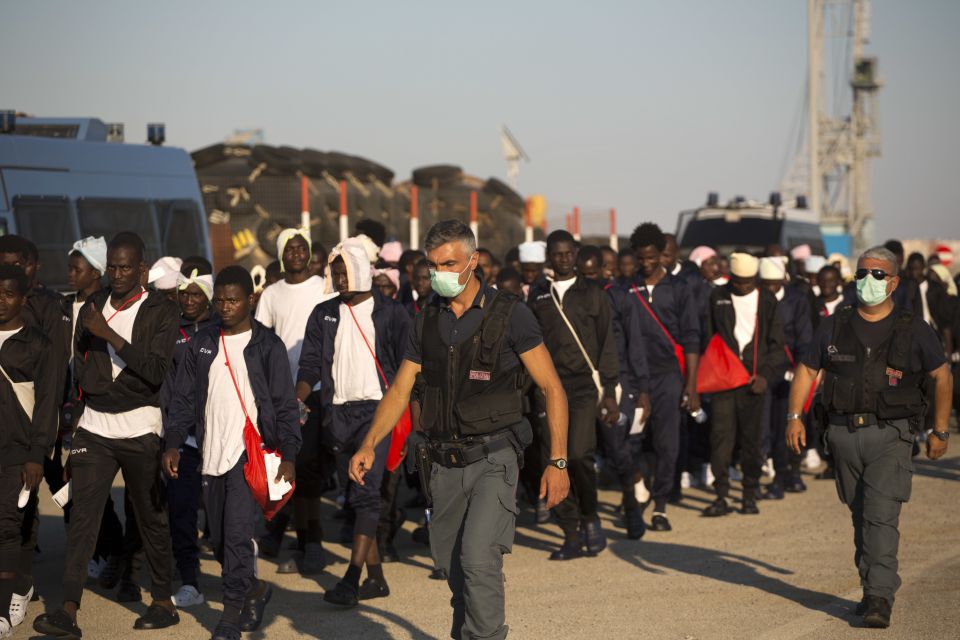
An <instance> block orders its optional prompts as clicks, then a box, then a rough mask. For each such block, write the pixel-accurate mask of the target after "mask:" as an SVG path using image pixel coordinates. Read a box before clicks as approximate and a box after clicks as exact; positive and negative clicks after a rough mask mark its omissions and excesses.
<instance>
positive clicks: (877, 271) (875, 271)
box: [853, 269, 892, 280]
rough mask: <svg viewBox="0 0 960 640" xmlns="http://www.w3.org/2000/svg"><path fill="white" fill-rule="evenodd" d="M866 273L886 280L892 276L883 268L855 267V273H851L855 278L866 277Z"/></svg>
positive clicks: (861, 278)
mask: <svg viewBox="0 0 960 640" xmlns="http://www.w3.org/2000/svg"><path fill="white" fill-rule="evenodd" d="M867 274H870V275H871V276H873V277H874V278H876V279H877V280H886V279H887V278H889V277H891V276H892V274H889V273H887V272H886V271H884V270H883V269H857V271H856V273H854V274H853V275H854V276H855V277H856V279H857V280H863V279H864V278H866V277H867Z"/></svg>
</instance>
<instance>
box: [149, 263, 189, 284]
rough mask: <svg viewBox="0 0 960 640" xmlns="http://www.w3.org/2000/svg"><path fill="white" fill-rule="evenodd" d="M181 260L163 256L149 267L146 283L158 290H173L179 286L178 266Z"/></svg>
mask: <svg viewBox="0 0 960 640" xmlns="http://www.w3.org/2000/svg"><path fill="white" fill-rule="evenodd" d="M182 264H183V260H181V259H180V258H174V257H173V256H164V257H162V258H160V259H159V260H157V261H156V262H154V263H153V266H152V267H150V275H149V276H148V277H147V282H148V283H149V284H152V285H153V286H154V287H156V288H157V289H160V290H164V289H175V288H176V287H177V285H178V284H180V265H182Z"/></svg>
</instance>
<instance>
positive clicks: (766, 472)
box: [760, 458, 777, 480]
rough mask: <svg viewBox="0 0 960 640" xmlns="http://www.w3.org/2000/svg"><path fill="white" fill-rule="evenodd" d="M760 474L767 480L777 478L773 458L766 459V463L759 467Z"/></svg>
mask: <svg viewBox="0 0 960 640" xmlns="http://www.w3.org/2000/svg"><path fill="white" fill-rule="evenodd" d="M760 473H761V474H762V475H763V477H764V478H766V479H767V480H773V479H774V478H776V477H777V471H776V469H774V468H773V458H767V461H766V462H764V463H763V466H762V467H760Z"/></svg>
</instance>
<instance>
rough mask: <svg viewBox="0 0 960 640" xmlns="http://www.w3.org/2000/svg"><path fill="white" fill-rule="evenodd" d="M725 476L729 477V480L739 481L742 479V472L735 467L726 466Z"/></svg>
mask: <svg viewBox="0 0 960 640" xmlns="http://www.w3.org/2000/svg"><path fill="white" fill-rule="evenodd" d="M727 477H729V478H730V482H740V481H742V480H743V474H742V473H740V470H739V469H737V468H736V467H727Z"/></svg>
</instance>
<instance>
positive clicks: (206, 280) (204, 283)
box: [177, 269, 213, 300]
mask: <svg viewBox="0 0 960 640" xmlns="http://www.w3.org/2000/svg"><path fill="white" fill-rule="evenodd" d="M197 273H198V271H197V270H196V269H194V270H193V272H192V273H191V274H190V276H189V277H187V276H185V275H183V274H182V273H181V274H180V280H179V282H180V285H179V286H178V287H177V289H179V290H180V291H183V290H184V289H186V288H187V287H189V286H190V285H192V284H195V285H197V286H198V287H200V291H203V294H204V295H205V296H207V300H213V276H212V275H209V274H207V275H205V276H200V275H197Z"/></svg>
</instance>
